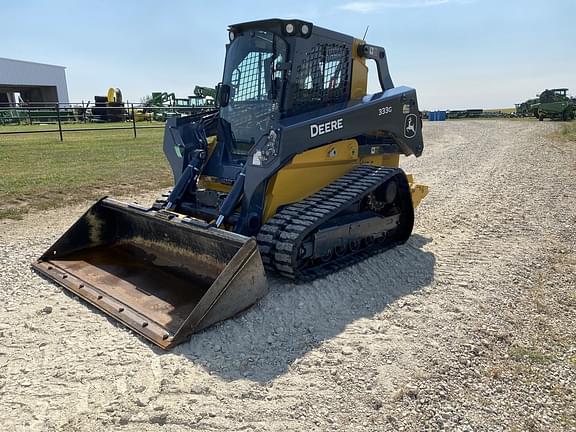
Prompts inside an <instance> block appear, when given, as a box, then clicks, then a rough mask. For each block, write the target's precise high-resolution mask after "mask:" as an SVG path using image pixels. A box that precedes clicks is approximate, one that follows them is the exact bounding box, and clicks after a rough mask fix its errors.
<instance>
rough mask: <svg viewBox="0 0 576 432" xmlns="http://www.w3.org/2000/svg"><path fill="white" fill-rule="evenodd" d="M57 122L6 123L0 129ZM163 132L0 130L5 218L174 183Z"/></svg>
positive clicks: (0, 208) (0, 213)
mask: <svg viewBox="0 0 576 432" xmlns="http://www.w3.org/2000/svg"><path fill="white" fill-rule="evenodd" d="M54 127H55V126H54V125H34V126H2V127H0V131H8V130H33V129H36V130H38V129H47V128H51V129H52V128H54ZM66 127H67V128H76V127H82V125H67V126H66ZM85 127H94V125H93V124H92V125H87V126H85ZM96 127H102V128H104V127H106V125H100V126H96ZM162 136H163V129H147V130H143V129H140V130H138V137H137V138H136V139H134V138H133V136H132V131H131V130H109V131H86V132H66V133H65V134H64V142H60V140H59V137H58V133H48V134H44V133H42V134H40V133H39V134H26V135H0V170H2V174H1V176H0V219H2V218H12V219H18V218H21V217H22V216H23V215H24V214H26V213H27V212H29V211H31V210H42V209H49V208H55V207H62V206H67V205H70V204H74V203H77V202H80V201H84V200H94V199H97V198H100V197H102V196H104V195H120V194H124V195H126V194H132V193H134V194H138V193H142V192H145V191H153V190H158V189H161V188H164V187H167V186H169V185H171V181H172V176H171V172H170V169H169V167H168V164H167V162H166V160H165V158H164V155H163V153H162Z"/></svg>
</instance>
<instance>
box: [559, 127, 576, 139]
mask: <svg viewBox="0 0 576 432" xmlns="http://www.w3.org/2000/svg"><path fill="white" fill-rule="evenodd" d="M560 137H561V138H562V139H565V140H567V141H576V123H568V124H564V125H562V127H561V128H560Z"/></svg>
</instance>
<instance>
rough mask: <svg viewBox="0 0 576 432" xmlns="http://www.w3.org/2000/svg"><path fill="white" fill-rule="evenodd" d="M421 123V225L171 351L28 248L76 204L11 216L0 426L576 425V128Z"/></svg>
mask: <svg viewBox="0 0 576 432" xmlns="http://www.w3.org/2000/svg"><path fill="white" fill-rule="evenodd" d="M558 127H559V124H558V123H553V122H543V123H540V122H536V121H514V120H469V121H449V122H438V123H426V124H425V129H424V133H425V139H426V141H425V143H426V148H425V151H424V154H423V156H422V157H421V158H419V159H414V158H409V159H406V160H405V161H404V163H403V166H404V168H405V169H406V170H407V171H409V172H412V173H414V174H415V176H416V178H417V179H418V180H419V181H420V182H423V183H425V184H428V185H429V186H430V195H429V196H428V197H427V198H426V200H425V201H424V203H423V204H422V206H421V207H419V208H418V210H417V215H416V226H415V230H414V234H413V236H412V238H411V240H410V241H409V242H408V243H407V244H406V245H404V246H402V247H398V248H396V249H395V250H392V251H389V252H386V253H384V254H381V255H378V256H375V257H373V258H371V259H369V260H367V261H365V262H363V263H361V264H358V265H356V266H354V267H352V268H349V269H347V270H344V271H341V272H339V273H337V274H333V275H331V276H330V277H328V278H326V279H323V280H318V281H315V282H314V283H312V284H309V285H293V284H290V283H287V282H286V281H284V280H280V279H275V278H272V279H271V292H270V294H269V295H268V296H267V297H266V298H264V299H263V300H262V301H260V302H259V303H258V304H257V305H256V306H254V307H253V308H251V309H250V310H248V311H247V312H245V313H243V314H242V315H241V316H238V317H236V318H234V319H231V320H228V321H225V322H224V323H221V324H218V325H216V326H214V327H212V328H210V329H208V330H206V331H204V332H202V333H200V334H197V335H195V336H193V338H192V339H191V341H190V342H189V343H186V344H184V345H181V346H179V347H177V348H176V349H175V350H173V351H172V352H169V353H166V352H162V351H161V350H159V349H157V348H155V347H153V346H152V345H151V344H149V343H147V342H146V341H144V340H142V339H141V338H139V337H137V336H135V335H134V334H132V333H131V332H130V331H128V330H126V329H125V328H124V327H122V326H121V325H119V324H116V323H114V322H112V321H111V320H109V319H108V318H106V317H105V316H104V315H103V314H101V313H99V312H97V311H96V310H95V309H94V308H92V307H89V306H87V305H86V304H84V303H81V302H80V301H78V300H77V299H75V298H74V297H73V296H71V295H67V294H65V293H64V292H63V291H62V289H60V288H59V287H57V286H55V285H53V284H52V283H49V282H47V281H44V280H43V279H41V278H40V277H38V276H37V275H35V274H34V273H32V271H31V270H30V268H29V263H30V262H31V261H32V260H34V259H35V258H36V257H38V256H39V255H40V254H41V252H43V251H44V250H45V249H46V248H47V247H48V246H49V245H50V244H51V243H52V242H53V241H54V240H56V238H58V237H59V235H61V233H63V231H64V230H65V229H66V228H67V227H68V226H69V225H70V224H71V223H72V222H73V221H74V220H75V219H76V218H77V217H78V216H79V215H80V213H81V212H82V211H83V208H84V207H83V206H77V207H71V208H66V209H61V210H55V211H50V212H45V213H36V214H32V215H29V216H27V217H26V218H25V219H24V220H23V221H0V424H1V425H3V427H2V430H6V431H36V430H41V431H44V430H46V431H51V430H55V431H56V430H57V431H108V430H119V431H166V430H169V431H187V430H194V431H214V430H234V431H251V430H252V431H276V430H291V431H292V430H307V431H316V430H319V431H320V430H342V431H356V430H357V431H387V430H389V431H414V430H450V431H500V430H506V431H525V430H526V431H560V430H576V247H575V246H576V144H575V143H574V142H562V141H555V140H554V139H552V138H550V136H551V134H553V133H554V131H556V130H557V128H558Z"/></svg>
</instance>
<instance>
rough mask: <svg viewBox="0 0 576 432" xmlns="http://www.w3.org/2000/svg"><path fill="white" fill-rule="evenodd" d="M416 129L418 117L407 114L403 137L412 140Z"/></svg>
mask: <svg viewBox="0 0 576 432" xmlns="http://www.w3.org/2000/svg"><path fill="white" fill-rule="evenodd" d="M417 129H418V117H416V114H408V115H407V116H406V119H405V120H404V136H405V137H406V138H414V136H415V135H416V130H417Z"/></svg>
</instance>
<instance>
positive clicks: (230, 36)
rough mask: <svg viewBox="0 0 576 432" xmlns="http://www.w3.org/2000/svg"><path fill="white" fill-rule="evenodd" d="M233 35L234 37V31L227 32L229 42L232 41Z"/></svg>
mask: <svg viewBox="0 0 576 432" xmlns="http://www.w3.org/2000/svg"><path fill="white" fill-rule="evenodd" d="M235 37H236V33H234V32H233V31H229V32H228V39H230V42H232V41H233V40H234V38H235Z"/></svg>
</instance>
